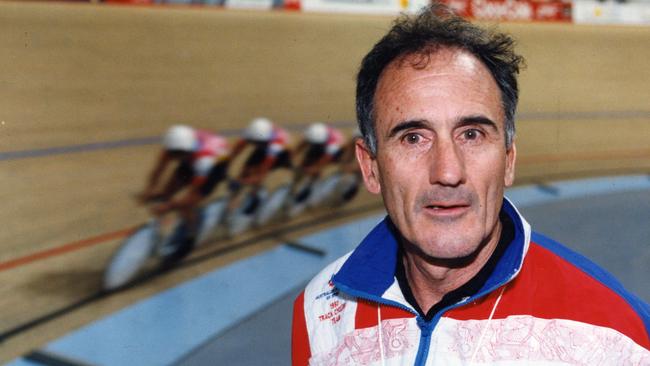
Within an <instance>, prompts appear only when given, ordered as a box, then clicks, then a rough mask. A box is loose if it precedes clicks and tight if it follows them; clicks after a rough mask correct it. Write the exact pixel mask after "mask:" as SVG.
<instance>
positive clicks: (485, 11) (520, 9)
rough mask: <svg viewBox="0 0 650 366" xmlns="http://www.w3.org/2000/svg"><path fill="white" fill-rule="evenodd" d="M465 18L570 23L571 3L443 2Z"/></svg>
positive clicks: (514, 0)
mask: <svg viewBox="0 0 650 366" xmlns="http://www.w3.org/2000/svg"><path fill="white" fill-rule="evenodd" d="M443 2H445V3H446V4H447V5H449V6H450V7H451V8H452V9H454V11H455V12H456V13H457V14H458V15H460V16H462V17H467V18H474V19H479V20H496V21H556V22H557V21H559V22H570V21H571V3H569V2H564V1H558V0H551V1H531V0H444V1H443Z"/></svg>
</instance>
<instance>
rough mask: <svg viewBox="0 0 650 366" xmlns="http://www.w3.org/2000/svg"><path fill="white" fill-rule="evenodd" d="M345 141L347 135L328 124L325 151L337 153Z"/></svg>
mask: <svg viewBox="0 0 650 366" xmlns="http://www.w3.org/2000/svg"><path fill="white" fill-rule="evenodd" d="M344 143H345V136H344V135H343V133H342V132H341V131H340V130H339V129H338V128H334V127H330V126H327V141H326V142H325V153H326V154H328V155H335V154H337V153H338V152H339V151H341V148H342V147H343V144H344Z"/></svg>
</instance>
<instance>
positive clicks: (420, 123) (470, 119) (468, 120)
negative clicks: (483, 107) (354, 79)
mask: <svg viewBox="0 0 650 366" xmlns="http://www.w3.org/2000/svg"><path fill="white" fill-rule="evenodd" d="M471 125H484V126H489V127H491V128H492V129H493V130H495V131H499V127H498V126H497V124H496V123H495V122H494V121H492V120H491V119H489V118H488V117H485V116H483V115H472V116H466V117H461V118H460V119H459V120H458V122H457V123H456V127H463V126H471ZM417 128H428V124H427V123H426V122H425V120H422V119H415V120H408V121H403V122H400V123H398V124H396V125H395V126H394V127H393V128H391V130H390V133H389V134H388V137H389V138H391V137H394V136H395V135H397V134H398V133H400V132H401V131H404V130H410V129H417Z"/></svg>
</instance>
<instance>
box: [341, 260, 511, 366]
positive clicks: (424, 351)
mask: <svg viewBox="0 0 650 366" xmlns="http://www.w3.org/2000/svg"><path fill="white" fill-rule="evenodd" d="M516 274H517V271H515V272H514V273H513V274H511V275H510V276H509V277H508V278H507V279H506V280H505V281H503V282H501V283H499V284H497V285H494V286H492V287H490V288H489V289H487V290H485V291H481V292H480V293H478V294H476V295H475V296H471V297H468V298H465V299H463V300H461V301H459V302H457V303H456V304H453V305H450V306H448V307H446V308H443V309H441V310H440V311H439V312H438V313H437V314H436V315H435V316H434V317H433V319H431V321H426V320H425V319H424V318H422V317H421V316H420V314H418V312H417V311H415V310H414V309H412V308H410V307H408V306H405V305H403V304H401V303H399V302H396V301H390V300H386V299H384V298H382V297H380V296H373V295H369V294H367V293H365V292H361V291H356V290H353V289H352V288H350V287H348V286H345V285H342V284H339V283H336V282H335V283H334V285H335V287H336V288H337V289H339V290H340V291H343V292H344V293H346V294H348V295H352V296H353V297H356V298H359V299H363V300H366V301H371V302H374V303H377V304H380V305H386V306H391V307H395V308H398V309H402V310H405V311H407V312H409V313H411V314H413V315H415V320H416V323H417V326H418V328H419V329H420V342H419V344H418V351H417V354H416V356H415V362H414V363H413V365H414V366H425V365H426V362H427V358H428V356H429V350H430V349H431V336H432V334H433V329H434V328H435V327H436V325H438V322H439V321H440V319H441V318H442V315H443V314H444V313H446V312H447V311H449V310H452V309H455V308H457V307H460V306H463V305H467V304H469V303H470V302H472V301H474V300H477V299H480V298H481V297H483V296H486V295H489V294H490V293H492V292H494V291H495V290H496V289H498V288H499V287H501V286H503V285H505V284H507V283H508V282H510V281H511V280H512V279H513V278H514V276H515V275H516Z"/></svg>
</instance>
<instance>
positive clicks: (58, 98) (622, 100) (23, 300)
mask: <svg viewBox="0 0 650 366" xmlns="http://www.w3.org/2000/svg"><path fill="white" fill-rule="evenodd" d="M390 21H391V18H389V17H380V16H360V15H359V16H353V15H340V14H339V15H336V16H333V15H329V14H309V13H291V12H271V11H266V12H255V11H234V10H223V9H216V8H215V9H210V8H198V9H192V8H152V7H120V6H102V5H92V4H65V3H61V4H59V3H55V4H41V3H12V2H0V50H2V53H1V54H0V55H1V56H0V182H1V183H2V184H0V202H2V210H0V222H1V223H2V230H0V265H1V264H3V263H7V261H11V260H13V259H16V258H21V257H23V256H26V255H30V254H32V253H35V252H39V251H43V250H49V249H53V248H58V247H60V246H61V245H62V244H65V243H71V242H75V241H79V240H84V239H86V238H89V237H96V236H98V235H100V234H104V233H107V232H116V231H119V230H122V229H124V228H128V227H132V226H133V225H135V224H137V223H139V222H141V221H142V220H143V219H144V218H146V217H147V212H146V210H144V209H143V208H139V207H138V206H137V205H135V203H134V201H133V199H132V197H133V195H134V194H135V193H137V192H139V190H140V189H142V187H143V184H144V179H145V175H146V174H147V173H148V170H149V169H150V168H151V164H152V163H153V160H154V157H155V153H156V151H157V150H158V146H157V145H156V144H155V143H154V142H155V141H157V140H158V136H160V134H161V133H162V132H163V131H164V130H165V129H166V128H167V127H168V126H169V125H170V124H172V123H177V122H184V123H188V124H192V125H195V126H199V127H204V128H211V129H214V130H226V129H237V128H242V127H244V126H245V125H246V124H247V123H248V121H249V119H250V118H252V117H255V116H259V115H265V116H269V117H271V118H273V119H275V120H276V121H278V122H279V123H281V124H283V125H287V126H290V127H291V126H293V127H295V128H296V129H299V128H301V126H303V125H304V124H305V123H307V122H310V121H314V120H323V121H329V122H338V121H350V122H351V121H353V120H354V105H353V103H354V79H355V74H356V69H357V67H358V64H359V62H360V59H361V57H362V55H363V54H365V52H367V50H368V49H369V48H370V47H371V45H372V44H373V43H374V42H375V41H376V40H377V39H378V38H379V37H380V36H381V35H382V34H383V33H384V32H385V31H386V29H387V28H388V27H389V25H390ZM499 28H500V29H502V30H505V31H508V32H510V33H512V34H513V35H514V36H515V38H517V39H518V42H519V45H520V52H521V53H523V55H524V56H525V57H526V58H527V62H528V68H527V69H526V70H524V72H523V73H522V75H521V90H522V92H521V104H520V108H519V119H518V125H517V128H518V137H517V146H518V156H519V161H518V166H517V170H518V173H517V174H518V178H517V182H518V183H526V182H544V181H546V180H549V179H555V178H567V177H576V176H585V175H605V174H618V173H629V172H648V171H650V147H649V146H648V138H649V137H650V106H648V101H650V88H648V85H650V63H648V62H647V60H648V59H650V47H648V46H647V45H648V44H649V41H650V28H631V27H612V26H608V27H605V26H598V27H596V26H578V25H570V24H523V23H518V24H503V25H500V26H499ZM350 126H352V125H351V124H350ZM104 142H111V143H116V144H117V145H119V144H120V143H122V144H123V146H122V147H120V148H113V149H104V148H100V149H97V150H92V151H84V152H79V153H65V154H56V153H54V152H56V151H53V150H43V149H49V148H56V147H64V148H67V149H70V148H71V147H75V146H78V145H84V144H89V143H104ZM44 151H45V153H43V154H42V155H39V154H35V152H36V153H39V152H41V153H42V152H44ZM17 152H18V153H17ZM23 153H25V155H23ZM24 156H27V157H24ZM30 156H31V157H30ZM363 199H365V200H366V201H368V200H372V199H373V198H370V197H365V198H363ZM118 242H119V241H118V240H117V239H115V240H112V241H110V242H109V243H108V244H107V245H103V246H101V247H99V246H97V247H93V248H89V249H86V250H84V251H78V252H76V253H75V254H74V255H66V256H61V257H57V259H56V260H50V261H47V263H45V262H39V263H38V264H34V265H30V266H23V267H21V268H17V269H12V270H5V271H0V283H2V284H3V285H2V287H0V311H2V313H3V314H4V316H3V317H2V319H0V329H9V328H11V327H12V326H15V325H16V324H19V323H21V322H24V321H26V320H29V319H31V318H33V317H34V316H35V315H38V314H41V313H43V312H46V311H48V309H51V308H56V307H57V306H62V305H65V304H67V303H69V302H70V299H71V298H75V297H79V296H83V295H84V294H87V293H92V291H96V289H97V288H98V285H99V280H100V278H101V271H102V270H103V268H104V264H105V262H106V261H107V259H108V258H109V256H110V254H111V252H112V250H113V249H114V248H115V246H116V245H117V243H118ZM215 265H216V264H215ZM193 271H195V272H196V271H198V269H196V268H195V269H193ZM193 275H196V273H192V274H187V276H193ZM157 286H160V287H163V288H164V287H166V286H169V284H160V285H157ZM157 289H159V288H157V287H155V286H154V287H149V288H147V289H145V290H144V291H145V293H148V294H151V293H152V292H153V291H156V290H157ZM145 295H146V294H145ZM145 295H139V296H145ZM129 296H135V295H133V294H131V295H129ZM136 297H137V296H136ZM131 301H133V300H132V299H131ZM117 302H118V301H117V300H115V298H113V300H112V301H111V304H108V303H103V304H102V305H101V309H100V310H98V309H97V308H95V309H94V310H95V313H94V314H91V315H88V316H87V317H86V318H84V319H82V320H76V323H75V322H74V321H73V322H72V324H73V325H72V326H74V324H76V325H77V326H78V325H80V324H83V323H84V322H87V321H89V319H91V318H92V317H96V316H98V315H97V314H98V312H99V313H102V312H104V313H106V312H109V311H111V310H115V308H116V307H119V306H122V305H119V304H117ZM69 324H71V322H70V321H69V320H68V321H67V323H66V326H69ZM55 328H56V327H55ZM63 328H64V327H63V326H61V323H59V327H58V329H54V330H51V331H48V332H43V331H41V330H40V329H39V330H38V331H37V332H34V333H33V334H31V335H30V337H31V339H32V340H35V341H34V342H35V344H42V343H43V342H44V339H48V338H52V337H55V336H60V335H61V332H62V329H63ZM32 347H33V344H32ZM28 349H29V348H26V349H21V348H20V347H18V346H17V345H15V344H12V345H10V346H7V345H6V344H5V345H1V344H0V359H2V358H5V359H7V357H10V356H14V357H15V356H16V355H18V354H20V353H21V352H25V351H26V350H28ZM5 352H6V353H5Z"/></svg>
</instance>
